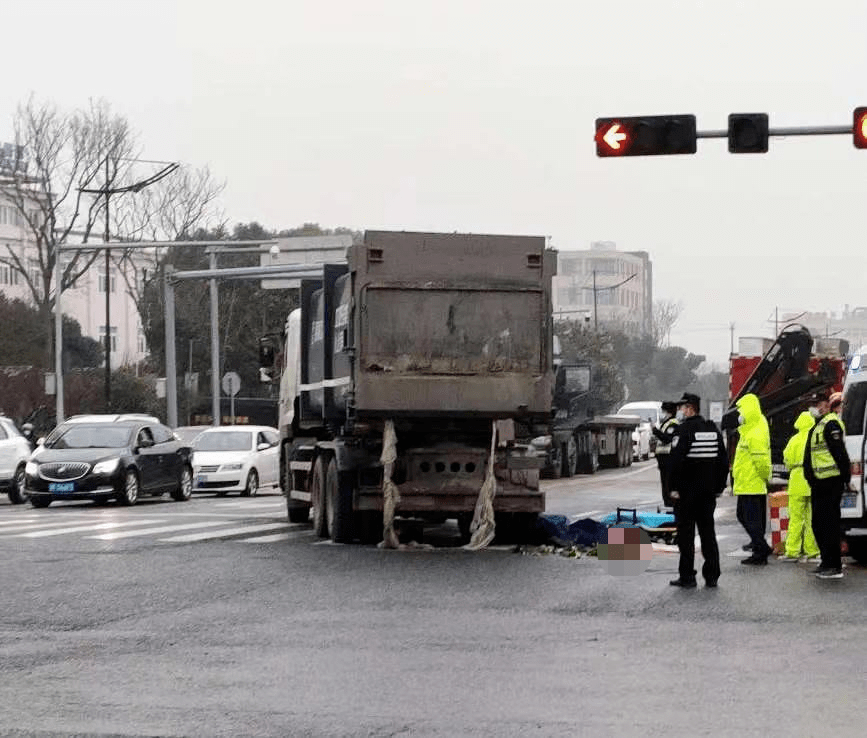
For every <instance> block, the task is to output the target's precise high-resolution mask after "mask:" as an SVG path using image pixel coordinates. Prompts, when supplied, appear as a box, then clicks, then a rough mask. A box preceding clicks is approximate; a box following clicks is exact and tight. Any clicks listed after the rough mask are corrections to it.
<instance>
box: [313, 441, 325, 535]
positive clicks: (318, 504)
mask: <svg viewBox="0 0 867 738" xmlns="http://www.w3.org/2000/svg"><path fill="white" fill-rule="evenodd" d="M327 504H328V503H327V500H326V497H325V464H324V462H323V459H322V456H321V455H320V456H317V457H316V461H314V462H313V473H312V474H311V475H310V506H311V507H312V508H313V532H314V533H315V534H316V535H317V536H319V537H320V538H327V537H328V517H327V515H326V510H325V507H326V505H327Z"/></svg>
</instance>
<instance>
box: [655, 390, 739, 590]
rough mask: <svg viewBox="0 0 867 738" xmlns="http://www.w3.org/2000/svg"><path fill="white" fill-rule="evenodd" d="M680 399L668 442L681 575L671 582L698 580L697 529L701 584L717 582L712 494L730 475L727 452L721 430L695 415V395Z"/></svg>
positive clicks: (690, 583)
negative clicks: (680, 415) (679, 413)
mask: <svg viewBox="0 0 867 738" xmlns="http://www.w3.org/2000/svg"><path fill="white" fill-rule="evenodd" d="M677 404H678V411H682V412H683V415H684V420H683V422H682V423H681V424H680V427H679V428H678V430H677V434H676V435H675V436H674V439H673V440H672V442H671V461H670V463H671V468H670V479H671V489H672V492H671V494H672V496H674V498H675V506H674V510H675V519H676V520H677V548H678V549H679V550H680V562H679V564H678V573H679V576H678V578H677V579H674V580H672V581H671V582H669V584H671V585H672V586H674V587H684V588H687V589H692V588H694V587H695V586H696V579H695V574H696V572H695V569H694V568H693V566H694V564H695V531H696V528H698V537H699V540H700V541H701V555H702V557H703V558H704V565H703V566H702V568H701V573H702V576H703V577H704V581H705V585H706V586H708V587H716V586H717V580H718V579H719V575H720V565H719V546H718V545H717V541H716V531H715V530H714V521H713V513H714V510H715V509H716V498H717V497H719V495H720V494H722V491H723V489H724V488H725V484H726V476H727V475H728V455H727V454H726V451H725V445H724V444H723V439H722V435H721V434H720V432H719V431H718V430H717V427H716V425H715V424H714V423H712V422H711V421H709V420H705V419H704V418H702V417H701V415H699V410H700V408H701V400H700V399H699V397H698V395H693V394H690V393H685V394H684V395H683V397H682V398H681V399H680V401H679V402H678V403H677Z"/></svg>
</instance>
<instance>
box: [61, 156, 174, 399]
mask: <svg viewBox="0 0 867 738" xmlns="http://www.w3.org/2000/svg"><path fill="white" fill-rule="evenodd" d="M108 164H109V158H108V156H106V157H105V186H104V187H101V188H98V189H88V188H85V187H79V192H86V193H88V194H93V195H105V235H104V237H103V241H104V243H106V244H108V242H109V238H110V237H109V212H108V205H109V197H110V196H111V195H116V194H122V193H124V192H140V191H141V190H143V189H144V188H145V187H147V186H148V185H152V184H154V183H155V182H159V181H160V180H161V179H162V178H163V177H166V176H168V175H169V174H171V173H172V172H174V171H175V170H176V169H178V168H180V164H177V163H174V162H172V163H169V164H168V165H167V166H165V167H163V168H162V169H161V170H160V171H159V172H157V173H156V174H154V175H152V176H150V177H148V178H147V179H143V180H141V181H139V182H135V183H133V184H131V185H126V186H124V187H109V186H108V181H109V169H108ZM110 269H111V259H110V250H109V249H108V248H107V247H106V249H105V411H106V412H108V411H109V410H110V409H111V275H110ZM57 284H58V287H57V294H58V298H59V296H60V291H61V285H60V282H58V283H57Z"/></svg>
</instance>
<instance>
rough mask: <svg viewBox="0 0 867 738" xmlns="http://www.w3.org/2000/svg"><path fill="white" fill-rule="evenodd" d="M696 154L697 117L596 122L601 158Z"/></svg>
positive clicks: (661, 117)
mask: <svg viewBox="0 0 867 738" xmlns="http://www.w3.org/2000/svg"><path fill="white" fill-rule="evenodd" d="M695 151H696V128H695V116H694V115H638V116H632V117H626V118H597V119H596V155H597V156H603V157H607V156H658V155H664V154H694V153H695Z"/></svg>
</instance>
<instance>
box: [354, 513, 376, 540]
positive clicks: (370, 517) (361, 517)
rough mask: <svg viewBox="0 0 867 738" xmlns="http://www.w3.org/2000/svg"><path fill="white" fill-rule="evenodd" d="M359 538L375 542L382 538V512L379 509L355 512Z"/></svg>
mask: <svg viewBox="0 0 867 738" xmlns="http://www.w3.org/2000/svg"><path fill="white" fill-rule="evenodd" d="M355 523H356V525H357V526H358V540H360V541H361V542H362V543H366V544H373V543H379V542H380V541H381V540H382V513H381V512H380V511H379V510H360V511H359V512H357V513H356V514H355Z"/></svg>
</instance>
